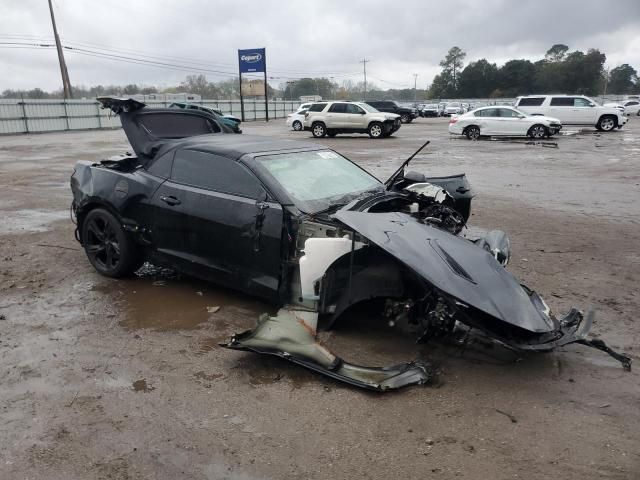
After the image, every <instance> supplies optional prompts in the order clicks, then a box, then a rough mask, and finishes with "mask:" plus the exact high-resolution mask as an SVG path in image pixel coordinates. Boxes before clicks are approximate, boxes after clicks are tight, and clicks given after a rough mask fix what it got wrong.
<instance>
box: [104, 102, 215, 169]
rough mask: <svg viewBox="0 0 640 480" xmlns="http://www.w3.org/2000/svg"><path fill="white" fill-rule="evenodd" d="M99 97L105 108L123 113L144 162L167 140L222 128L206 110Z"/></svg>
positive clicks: (125, 129) (123, 124) (126, 131)
mask: <svg viewBox="0 0 640 480" xmlns="http://www.w3.org/2000/svg"><path fill="white" fill-rule="evenodd" d="M97 100H98V101H99V102H100V103H101V104H102V106H103V107H104V108H109V109H110V110H111V111H113V112H114V113H115V114H116V115H120V121H121V122H122V128H123V130H124V132H125V134H126V135H127V138H128V139H129V143H130V144H131V148H133V151H134V152H135V153H136V155H137V156H138V159H139V161H140V163H142V164H145V163H147V162H148V161H149V160H151V159H152V158H153V157H154V156H155V154H156V152H157V151H158V150H159V149H160V147H161V146H163V145H165V144H167V143H171V142H175V141H176V140H180V139H182V138H187V137H195V136H197V135H205V134H208V133H219V132H220V131H221V130H220V127H219V126H218V123H217V121H216V119H215V117H213V115H211V114H209V113H207V112H204V111H200V110H185V109H178V108H147V107H146V105H145V104H144V103H142V102H138V101H137V100H134V99H131V98H113V97H99V98H98V99H97Z"/></svg>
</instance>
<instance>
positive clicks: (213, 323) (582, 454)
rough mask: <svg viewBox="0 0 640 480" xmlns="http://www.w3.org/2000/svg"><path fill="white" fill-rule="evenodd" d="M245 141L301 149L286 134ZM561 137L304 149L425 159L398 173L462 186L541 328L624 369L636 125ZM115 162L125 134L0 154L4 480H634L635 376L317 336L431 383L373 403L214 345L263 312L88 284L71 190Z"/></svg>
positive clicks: (262, 128)
mask: <svg viewBox="0 0 640 480" xmlns="http://www.w3.org/2000/svg"><path fill="white" fill-rule="evenodd" d="M244 130H245V133H255V134H262V135H275V136H280V137H283V138H298V139H307V138H308V137H309V135H308V134H306V133H294V132H291V131H288V130H287V129H286V127H285V126H284V123H283V121H282V120H278V121H274V122H270V123H269V124H268V125H267V124H260V123H255V124H254V123H251V124H246V125H244ZM574 133H576V134H575V135H567V136H561V137H559V138H557V139H554V140H553V141H552V142H551V144H549V142H547V144H546V145H530V144H527V143H526V142H525V141H517V142H509V141H490V140H485V141H479V142H469V141H467V140H464V139H458V138H449V135H448V133H447V122H446V120H443V119H430V120H426V119H419V120H417V121H415V122H414V123H413V124H411V125H406V126H403V127H402V128H401V129H400V131H399V132H398V133H397V135H396V136H395V137H393V138H389V139H384V140H378V141H373V140H370V139H369V138H368V137H366V136H353V137H348V136H342V137H337V138H335V139H329V138H327V139H324V140H322V141H321V143H323V144H326V145H327V146H330V147H331V148H335V149H336V150H338V151H340V152H342V153H344V154H346V155H347V156H348V157H350V158H352V159H353V160H355V161H356V162H358V163H359V164H361V165H363V166H365V167H367V168H369V169H371V170H372V171H373V172H374V173H376V174H378V175H379V176H380V177H382V178H386V176H387V175H388V174H389V173H390V172H391V171H393V170H394V169H395V167H396V166H397V165H398V164H399V163H400V162H401V161H402V160H403V159H404V158H406V157H407V156H408V155H409V154H410V153H412V152H413V151H414V150H415V149H416V148H417V147H418V146H419V145H420V144H421V143H422V142H423V141H424V140H425V139H430V140H431V142H432V144H431V145H430V146H429V147H428V149H427V151H426V152H425V154H424V155H421V156H420V157H419V158H417V159H416V160H415V162H414V164H413V166H412V168H413V169H415V170H419V171H423V172H425V173H428V174H449V173H458V172H461V171H463V172H466V173H467V175H468V178H469V180H470V182H471V184H472V185H473V186H474V188H475V191H476V193H477V197H476V198H475V200H474V207H473V211H474V215H473V217H472V223H473V224H475V225H478V226H481V227H485V228H502V229H504V230H506V231H507V232H508V233H509V234H510V236H511V240H512V245H513V249H514V257H513V259H512V263H511V264H510V266H509V268H510V270H511V271H513V272H514V273H515V274H516V275H517V276H518V277H520V278H521V279H522V280H523V282H524V283H526V284H528V285H529V286H530V287H533V288H535V289H536V290H537V291H539V292H540V293H541V294H542V295H543V296H544V297H545V298H546V299H547V301H548V303H549V304H550V305H551V306H552V308H553V309H554V310H556V311H564V310H567V309H568V308H569V307H570V306H572V305H576V306H579V307H581V308H587V307H589V306H593V307H594V308H595V310H596V322H595V325H594V328H593V332H594V333H595V334H596V335H599V336H601V338H603V339H606V340H607V341H608V342H610V344H611V345H612V346H614V347H615V348H618V349H621V350H623V351H625V352H627V353H629V354H630V355H631V356H632V357H633V358H634V359H635V360H636V363H638V365H637V367H638V368H640V362H638V361H637V360H638V358H639V357H640V346H639V345H640V324H639V323H638V319H637V315H638V311H639V310H640V295H639V293H638V285H640V240H639V239H640V215H639V214H640V186H639V185H640V118H632V119H631V122H630V125H628V126H627V127H625V128H623V129H622V130H620V131H614V132H612V133H610V134H599V133H596V132H593V131H585V132H580V133H577V132H574ZM553 143H557V148H556V147H555V145H553ZM126 148H128V147H127V142H126V138H125V136H124V134H123V132H122V131H120V130H117V131H93V132H76V133H53V134H42V135H29V136H14V137H0V191H1V192H2V195H0V315H1V317H0V379H1V380H0V386H1V388H0V445H1V448H0V478H2V479H26V478H29V479H47V480H52V479H177V478H180V479H219V478H228V479H254V478H255V479H258V478H260V479H263V478H264V479H271V478H273V479H282V478H288V479H320V478H376V479H377V478H381V479H382V478H384V479H386V478H403V479H404V478H406V479H409V478H442V479H449V478H456V479H458V478H459V479H474V480H475V479H478V478H490V479H513V478H521V479H547V478H554V479H563V480H568V479H581V480H584V479H596V478H598V479H601V478H606V479H637V478H640V382H639V381H638V380H639V378H640V376H639V374H638V369H637V368H636V369H634V371H632V372H631V373H628V372H624V371H623V370H622V368H621V367H620V365H619V364H618V363H617V362H615V361H614V360H613V359H611V358H610V357H608V356H607V355H605V354H602V353H601V352H598V351H595V350H591V349H587V348H586V347H583V346H569V347H567V348H565V349H563V350H562V351H560V352H556V353H553V354H545V355H538V356H529V357H525V358H522V359H516V358H514V357H513V356H511V355H508V354H503V353H501V352H499V351H493V350H492V351H486V352H483V351H469V350H468V351H466V352H465V353H464V355H461V352H460V351H457V350H454V349H453V348H451V347H446V346H443V345H437V344H429V345H420V346H418V345H416V344H415V343H414V341H413V338H409V337H408V336H404V335H402V334H401V333H398V332H395V331H394V330H391V329H390V328H389V327H387V326H386V325H385V324H384V322H382V321H381V320H380V319H379V318H377V317H376V316H375V315H373V314H372V313H371V312H366V311H365V312H362V311H360V312H358V311H355V312H352V313H351V314H350V315H348V318H346V319H345V320H344V321H343V323H342V324H341V326H340V327H339V328H338V329H336V330H334V331H331V332H326V333H323V334H322V340H323V341H325V342H326V343H327V344H328V345H329V346H330V347H331V348H332V349H333V350H334V351H335V352H336V353H338V354H340V355H341V356H343V357H344V358H346V359H347V360H350V361H353V362H356V363H362V364H367V365H374V364H389V363H395V362H400V361H407V360H413V359H415V358H421V359H426V360H428V361H431V362H432V363H433V364H435V365H437V366H438V368H439V371H440V374H439V380H438V382H437V383H436V385H434V386H428V387H412V388H408V389H405V390H401V391H398V392H393V393H388V394H373V393H368V392H364V391H361V390H357V389H355V388H351V387H348V386H344V385H342V384H338V383H336V382H333V381H330V380H328V379H325V378H323V377H321V376H318V375H316V374H313V373H311V372H308V371H306V370H304V369H302V368H300V367H296V366H293V365H290V364H288V363H286V362H284V361H280V360H279V359H271V358H264V357H261V356H258V355H255V354H251V353H243V352H234V351H229V350H225V349H222V348H220V347H218V346H217V343H218V341H220V340H222V339H225V338H226V337H228V336H229V335H230V334H231V333H233V332H237V331H240V330H243V329H245V328H250V327H252V326H253V325H254V322H255V319H256V318H257V316H258V315H259V313H261V312H263V311H273V307H272V306H269V305H265V304H263V303H261V302H260V301H257V300H254V299H252V298H249V297H246V296H244V295H240V294H237V293H234V292H230V291H228V290H225V289H223V288H219V287H216V286H214V285H211V284H206V283H202V282H199V281H196V280H189V279H184V278H182V279H175V278H171V277H170V276H169V277H167V276H162V275H155V274H154V273H153V272H150V273H148V274H147V275H146V276H143V277H141V278H136V279H131V280H111V279H107V278H103V277H100V276H99V275H98V274H96V273H95V271H94V270H93V269H92V268H91V266H90V264H89V262H88V261H87V260H86V258H85V255H84V252H83V251H82V250H81V248H80V247H79V245H78V244H77V242H76V241H75V240H74V238H73V229H74V226H73V225H72V223H71V222H70V221H69V218H68V217H69V215H68V211H69V204H70V201H71V194H70V191H69V186H68V182H69V175H70V173H71V171H72V168H73V164H74V162H75V161H77V160H80V159H100V158H104V157H105V156H108V155H111V154H116V153H120V152H122V151H123V150H124V149H126ZM207 306H220V307H221V308H220V310H219V311H218V312H216V313H207V309H206V307H207Z"/></svg>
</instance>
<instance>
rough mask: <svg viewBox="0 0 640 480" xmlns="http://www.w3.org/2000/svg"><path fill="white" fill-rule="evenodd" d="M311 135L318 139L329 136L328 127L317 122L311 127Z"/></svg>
mask: <svg viewBox="0 0 640 480" xmlns="http://www.w3.org/2000/svg"><path fill="white" fill-rule="evenodd" d="M311 133H312V134H313V136H314V137H316V138H322V137H324V136H325V135H326V134H327V127H325V125H324V123H322V122H316V123H314V124H313V125H311Z"/></svg>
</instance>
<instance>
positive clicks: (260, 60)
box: [238, 48, 265, 73]
mask: <svg viewBox="0 0 640 480" xmlns="http://www.w3.org/2000/svg"><path fill="white" fill-rule="evenodd" d="M238 62H239V64H240V73H256V72H264V71H265V49H264V48H252V49H250V50H238Z"/></svg>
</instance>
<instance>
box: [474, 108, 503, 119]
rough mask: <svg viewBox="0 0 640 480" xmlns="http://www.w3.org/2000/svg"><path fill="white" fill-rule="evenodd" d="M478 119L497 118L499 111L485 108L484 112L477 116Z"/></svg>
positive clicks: (481, 111) (478, 113)
mask: <svg viewBox="0 0 640 480" xmlns="http://www.w3.org/2000/svg"><path fill="white" fill-rule="evenodd" d="M475 115H476V116H477V117H497V116H498V109H497V108H485V109H484V110H480V111H479V112H476V114H475Z"/></svg>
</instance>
